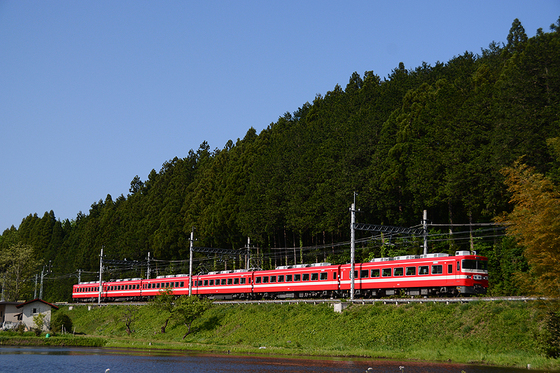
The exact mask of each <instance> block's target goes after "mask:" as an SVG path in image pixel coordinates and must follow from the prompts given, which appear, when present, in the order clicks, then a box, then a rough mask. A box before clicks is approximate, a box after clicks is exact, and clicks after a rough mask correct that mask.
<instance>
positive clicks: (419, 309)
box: [59, 302, 560, 370]
mask: <svg viewBox="0 0 560 373" xmlns="http://www.w3.org/2000/svg"><path fill="white" fill-rule="evenodd" d="M135 309H136V310H137V311H134V312H133V313H132V315H133V316H132V317H133V318H134V321H133V322H132V324H131V327H132V330H133V333H132V334H131V335H130V336H129V335H127V332H126V327H125V322H124V320H125V318H126V317H125V314H127V313H128V315H129V316H130V315H131V313H130V310H131V309H130V308H129V307H124V306H104V307H95V306H92V307H88V306H77V307H73V309H72V310H69V309H68V308H67V307H62V309H61V311H59V312H66V313H67V314H68V315H69V316H70V317H71V318H72V320H73V322H74V327H75V330H76V331H77V332H81V333H85V334H87V335H88V336H94V337H99V338H103V339H106V344H105V346H106V347H126V348H147V349H156V348H160V349H180V350H198V351H212V352H226V353H227V352H232V353H260V354H272V355H299V356H345V357H349V356H355V357H367V358H388V359H403V360H425V361H438V362H454V363H471V364H492V365H499V366H510V367H520V368H524V367H526V366H527V364H530V365H531V366H532V367H533V368H535V369H549V370H560V363H559V362H558V361H557V360H556V359H550V358H547V357H546V356H545V354H544V351H545V347H546V344H547V329H546V308H545V307H543V306H542V304H539V303H538V302H471V303H464V304H460V303H459V304H439V303H422V304H418V303H414V304H412V303H411V304H401V305H389V304H387V305H384V304H379V303H377V304H375V305H353V306H351V307H349V308H348V309H346V310H345V311H344V312H342V313H336V312H334V311H333V308H332V306H330V305H327V304H318V305H312V304H290V305H287V304H284V305H279V304H260V305H257V304H251V305H215V306H214V307H213V308H211V309H210V310H209V311H207V312H206V313H205V314H204V315H203V317H201V318H200V319H198V320H196V321H195V322H194V323H193V325H192V327H193V331H192V333H191V334H189V335H188V336H187V337H186V338H185V339H184V340H183V339H182V337H183V335H184V334H185V332H186V327H185V326H184V325H182V324H175V323H174V322H173V320H171V321H170V322H169V325H168V327H167V330H166V333H165V334H162V333H161V332H160V328H161V326H163V325H164V324H165V320H166V318H167V315H165V314H164V313H162V312H160V311H157V310H156V309H154V308H152V307H150V306H141V307H137V308H135Z"/></svg>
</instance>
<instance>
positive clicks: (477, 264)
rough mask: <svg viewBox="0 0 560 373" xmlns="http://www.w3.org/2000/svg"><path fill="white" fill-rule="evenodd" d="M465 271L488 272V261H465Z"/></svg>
mask: <svg viewBox="0 0 560 373" xmlns="http://www.w3.org/2000/svg"><path fill="white" fill-rule="evenodd" d="M462 266H463V270H466V269H476V270H481V271H487V270H488V262H487V261H486V260H473V259H463V264H462Z"/></svg>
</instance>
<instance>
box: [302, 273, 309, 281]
mask: <svg viewBox="0 0 560 373" xmlns="http://www.w3.org/2000/svg"><path fill="white" fill-rule="evenodd" d="M303 281H309V273H304V274H303Z"/></svg>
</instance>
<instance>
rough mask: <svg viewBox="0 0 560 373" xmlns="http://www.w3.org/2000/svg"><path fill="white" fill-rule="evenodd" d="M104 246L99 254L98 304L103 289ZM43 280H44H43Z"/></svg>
mask: <svg viewBox="0 0 560 373" xmlns="http://www.w3.org/2000/svg"><path fill="white" fill-rule="evenodd" d="M102 278H103V246H101V255H99V298H98V299H97V304H98V305H99V304H101V293H102V291H103V282H102ZM41 282H42V281H41Z"/></svg>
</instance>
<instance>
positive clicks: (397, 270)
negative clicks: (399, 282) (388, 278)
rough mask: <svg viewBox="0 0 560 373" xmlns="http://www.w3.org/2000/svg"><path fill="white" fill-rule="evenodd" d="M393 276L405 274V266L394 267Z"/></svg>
mask: <svg viewBox="0 0 560 373" xmlns="http://www.w3.org/2000/svg"><path fill="white" fill-rule="evenodd" d="M393 276H394V277H402V276H404V267H395V268H393Z"/></svg>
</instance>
